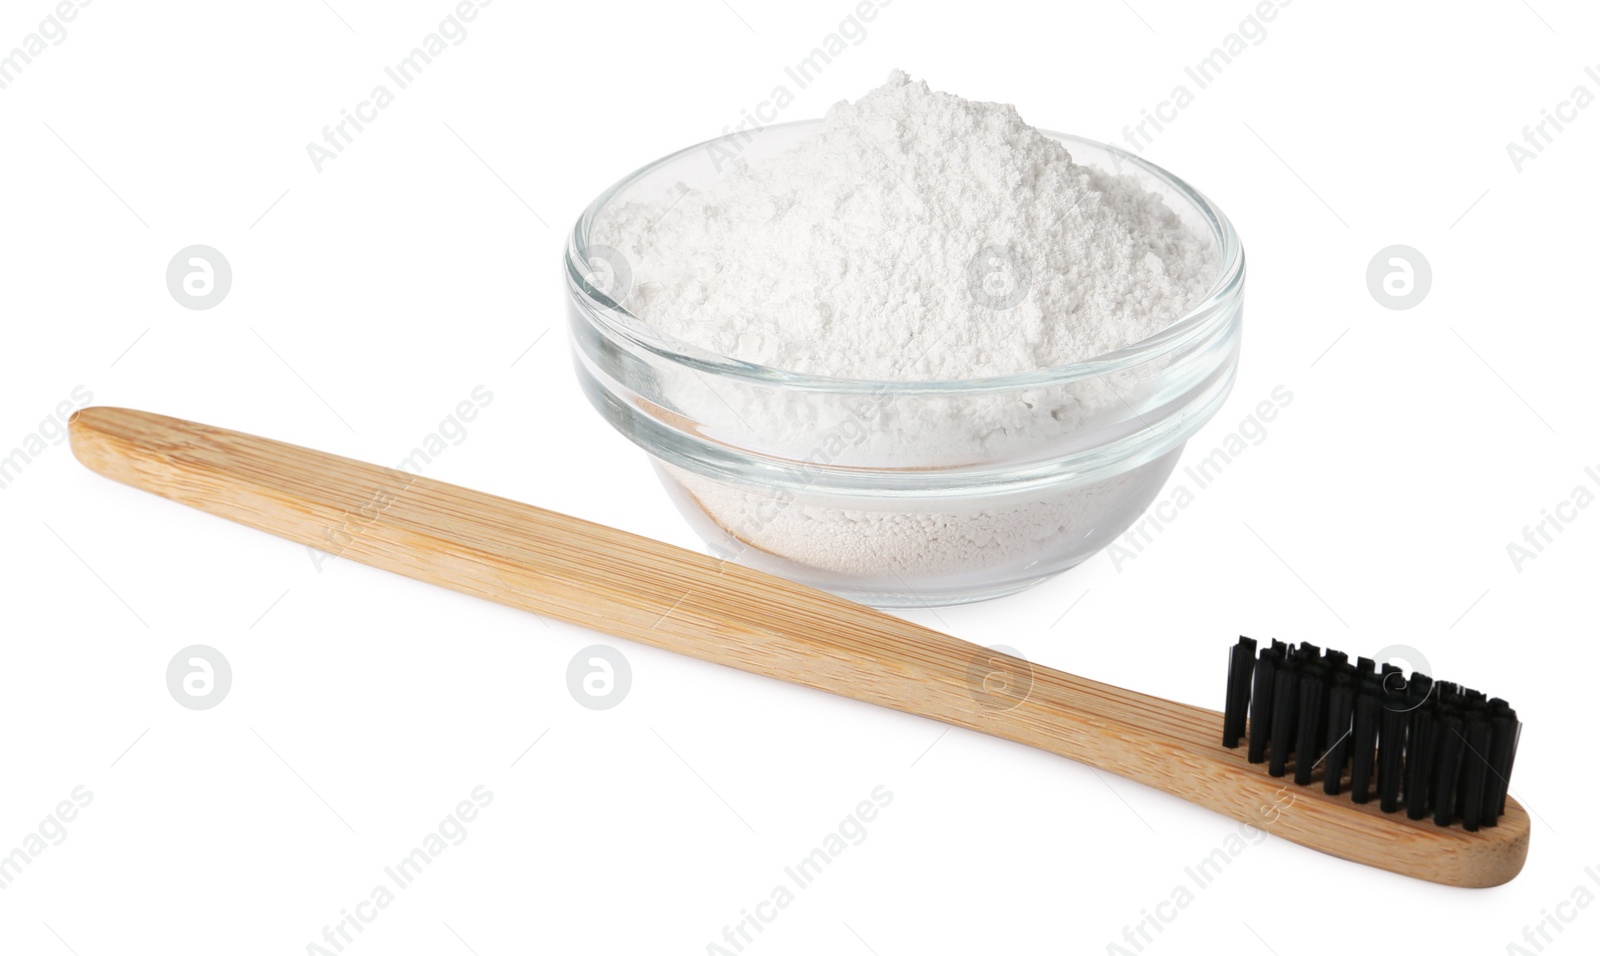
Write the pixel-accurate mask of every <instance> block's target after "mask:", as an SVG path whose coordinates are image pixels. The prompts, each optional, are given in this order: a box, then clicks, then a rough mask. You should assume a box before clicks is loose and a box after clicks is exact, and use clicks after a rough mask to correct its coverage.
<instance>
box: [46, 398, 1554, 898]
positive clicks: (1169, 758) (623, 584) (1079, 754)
mask: <svg viewBox="0 0 1600 956" xmlns="http://www.w3.org/2000/svg"><path fill="white" fill-rule="evenodd" d="M71 439H72V449H73V453H74V454H75V455H76V456H77V457H78V459H79V460H80V461H82V462H83V463H84V464H85V465H87V466H88V467H89V468H91V469H93V470H94V471H97V472H99V473H100V474H102V475H105V476H106V477H108V478H113V479H115V480H117V481H120V482H123V483H125V484H129V485H132V486H134V487H136V488H142V489H144V490H146V491H150V492H154V493H155V494H158V495H162V496H163V497H166V498H170V499H172V500H174V501H177V502H180V503H182V504H186V505H189V506H191V507H194V508H198V509H200V510H202V511H208V512H210V513H212V514H215V515H220V516H221V517H224V518H229V519H231V520H233V521H237V522H240V523H242V524H246V525H249V526H251V527H253V528H259V529H260V530H262V531H268V532H271V533H272V534H275V535H278V536H280V537H283V538H287V539H289V540H291V541H296V542H299V543H301V544H305V545H309V546H310V547H313V548H317V549H319V550H323V551H327V552H330V553H334V554H339V555H341V556H343V557H347V558H350V559H352V560H355V561H359V562H361V563H363V564H369V565H372V566H374V567H378V568H383V569H385V570H388V571H395V572H398V573H400V574H404V575H407V576H408V577H413V578H416V579H418V580H421V581H427V582H429V583H432V584H438V585H442V586H444V587H447V588H451V589H453V590H456V591H461V592H464V593H467V594H472V595H476V596H478V597H484V598H489V599H490V600H494V601H498V602H500V603H502V604H507V605H510V606H512V607H520V608H524V609H526V610H531V611H534V612H537V613H539V614H542V615H546V616H549V617H554V618H559V619H561V620H564V621H569V622H571V623H574V624H579V625H582V626H584V627H589V628H593V629H595V630H598V631H604V632H606V633H609V634H614V635H617V636H618V637H624V638H628V639H629V640H634V641H638V642H640V643H643V644H649V645H651V646H654V647H660V648H665V649H667V650H671V651H677V652H679V653H682V654H687V655H690V656H692V657H698V658H701V659H702V660H707V661H713V662H716V663H719V664H726V665H728V666H729V667H735V668H738V669H740V670H745V671H750V672H752V673H756V674H762V675H765V676H767V677H774V678H777V679H779V680H783V681H787V682H789V683H792V684H801V685H804V686H806V687H814V688H817V689H819V690H825V691H829V692H831V693H835V694H840V695H843V696H846V697H852V698H855V699H856V700H861V701H866V702H868V703H872V704H880V705H882V706H885V707H892V708H894V709H896V710H901V711H905V712H907V713H912V714H918V715H921V716H924V717H931V718H933V719H935V720H940V721H944V722H945V723H948V724H953V725H955V726H958V727H966V728H969V729H971V730H977V731H982V732H983V733H987V734H993V735H994V736H997V737H1003V738H1006V739H1008V740H1014V741H1017V742H1020V743H1024V744H1027V745H1029V746H1033V747H1037V748H1039V749H1041V750H1046V751H1049V752H1051V753H1056V754H1060V755H1062V756H1066V757H1071V758H1072V759H1074V760H1078V761H1081V762H1083V763H1087V764H1089V765H1091V766H1093V767H1098V768H1100V769H1102V770H1107V771H1110V772H1112V773H1115V774H1119V775H1121V776H1123V777H1127V778H1129V779H1132V780H1137V781H1139V782H1140V783H1144V784H1148V785H1149V786H1152V787H1155V788H1157V789H1160V790H1165V791H1167V792H1168V793H1171V794H1175V795H1177V796H1179V797H1182V798H1183V799H1185V800H1188V801H1191V802H1193V803H1196V804H1199V805H1201V806H1203V807H1207V808H1209V809H1212V810H1215V811H1216V812H1218V813H1222V814H1224V815H1226V816H1229V817H1232V818H1233V819H1235V820H1240V821H1243V822H1246V823H1250V824H1253V825H1255V826H1258V827H1261V828H1263V829H1265V830H1268V831H1270V832H1272V833H1275V834H1277V835H1278V836H1281V837H1284V838H1285V839H1288V840H1292V841H1294V842H1296V843H1301V844H1304V845H1306V846H1309V847H1313V848H1315V849H1318V850H1322V851H1324V852H1327V853H1331V854H1334V855H1336V856H1340V857H1343V858H1345V859H1348V860H1353V861H1356V862H1359V863H1365V864H1369V865H1372V866H1377V867H1381V868H1384V869H1388V870H1392V871H1394V872H1397V873H1404V874H1407V875H1410V876H1415V877H1420V878H1422V879H1427V880H1433V881H1435V882H1440V883H1449V884H1454V885H1460V886H1491V885H1495V884H1498V883H1503V882H1505V881H1506V880H1509V879H1510V878H1511V877H1512V876H1514V875H1516V873H1517V871H1518V870H1519V869H1520V868H1521V865H1522V860H1523V858H1524V856H1525V854H1526V850H1527V837H1528V818H1527V815H1526V814H1525V813H1524V812H1523V811H1522V808H1521V807H1518V806H1516V805H1515V803H1514V801H1507V807H1506V813H1505V815H1504V816H1503V817H1501V819H1500V823H1499V826H1497V827H1495V828H1493V829H1485V830H1480V831H1478V832H1477V833H1468V832H1466V831H1463V830H1461V829H1460V828H1457V827H1451V828H1440V827H1435V826H1434V825H1433V824H1432V823H1427V822H1412V821H1410V820H1407V819H1405V818H1404V816H1403V815H1399V814H1384V813H1381V812H1379V811H1378V810H1377V808H1376V806H1375V805H1366V806H1360V805H1356V804H1352V803H1350V802H1349V797H1348V796H1345V797H1343V798H1333V797H1326V796H1324V795H1323V794H1322V792H1321V790H1320V789H1312V788H1305V787H1295V786H1293V785H1292V784H1291V783H1290V782H1289V780H1288V779H1287V778H1273V777H1270V776H1267V774H1266V772H1265V771H1264V769H1262V768H1261V767H1259V766H1253V765H1250V764H1248V763H1246V762H1245V760H1244V756H1243V750H1242V748H1241V749H1239V750H1228V749H1225V748H1223V747H1222V746H1221V737H1222V717H1221V715H1220V714H1219V713H1217V712H1215V711H1211V710H1206V709H1203V708H1198V707H1190V706H1188V705H1185V704H1178V703H1173V702H1171V701H1166V700H1162V699H1160V698H1156V697H1151V696H1148V695H1144V694H1138V693H1135V692H1133V691H1128V690H1123V689H1121V688H1118V687H1112V686H1110V685H1107V684H1101V683H1097V682H1095V681H1091V680H1085V679H1084V678H1081V677H1076V676H1073V675H1071V674H1067V673H1064V672H1062V671H1057V670H1052V669H1050V668H1047V667H1042V666H1039V665H1036V664H1033V665H1030V664H1028V663H1027V662H1025V661H1022V660H1019V659H1017V658H1013V657H1009V656H1006V655H1003V654H998V653H995V652H992V651H989V650H987V649H984V648H980V647H978V646H976V645H973V644H969V643H967V642H965V641H961V640H957V639H956V638H953V637H950V636H948V635H945V634H941V633H939V632H937V631H933V630H929V629H928V628H924V627H920V626H918V625H916V624H912V623H910V622H908V621H904V620H901V619H900V618H897V617H894V616H891V615H889V614H885V613H882V612H879V611H875V610H873V609H871V608H867V607H864V606H862V605H859V604H855V603H853V602H850V601H846V600H844V599H842V598H838V597H834V596H832V595H830V594H826V593H824V592H821V591H817V590H814V589H812V588H808V587H805V586H802V585H799V584H795V583H793V582H791V581H787V580H784V579H782V578H778V577H774V576H772V575H768V574H764V573H762V572H759V571H754V570H751V569H749V568H746V567H744V566H742V565H738V564H733V563H730V562H725V561H719V560H717V559H715V558H711V557H708V556H706V555H703V554H698V553H695V552H692V551H687V550H685V549H682V548H678V547H674V546H672V545H668V544H663V543H661V542H658V541H652V540H650V539H648V538H642V537H639V536H638V535H633V534H628V533H627V532H624V531H619V530H617V529H615V528H608V527H605V526H603V525H598V524H594V523H592V522H588V521H583V520H580V519H578V518H573V517H569V516H567V515H562V514H557V513H555V512H552V511H546V510H544V509H542V508H536V507H533V506H532V505H526V504H522V503H519V502H515V501H510V500H508V499H505V498H499V497H495V496H493V495H487V494H483V493H481V492H477V491H472V490H469V489H466V488H459V487H456V486H454V485H447V484H444V483H443V482H439V481H434V480H432V479H428V478H423V477H419V476H417V475H413V474H411V473H409V472H405V471H396V470H394V469H390V468H382V467H379V466H376V465H370V464H366V463H363V462H358V461H352V460H351V459H348V458H341V457H338V456H335V455H329V454H325V453H323V452H316V451H311V450H309V449H305V448H300V447H298V446H295V445H289V444H285V443H282V442H277V441H271V440H268V439H264V438H258V437H256V436H253V435H246V434H242V433H240V432H234V431H228V430H225V429H221V428H213V427H211V426H208V425H200V424H196V423H194V422H188V421H183V420H181V419H176V418H168V417H166V416H163V415H155V414H151V413H148V412H140V411H133V410H129V409H122V408H108V407H92V408H86V409H83V410H81V411H79V412H78V413H77V414H76V415H75V416H73V419H72V422H71ZM1221 648H1222V645H1221V644H1219V650H1218V667H1219V675H1218V685H1219V686H1220V684H1221V668H1222V662H1223V657H1224V655H1223V651H1222V649H1221Z"/></svg>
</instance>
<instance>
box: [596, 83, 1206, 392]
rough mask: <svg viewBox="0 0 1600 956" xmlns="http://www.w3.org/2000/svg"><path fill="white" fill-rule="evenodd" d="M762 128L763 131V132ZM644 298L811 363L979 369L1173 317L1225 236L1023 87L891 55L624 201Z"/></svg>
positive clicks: (950, 375) (603, 235) (1070, 358)
mask: <svg viewBox="0 0 1600 956" xmlns="http://www.w3.org/2000/svg"><path fill="white" fill-rule="evenodd" d="M756 135H757V136H759V135H762V134H756ZM594 241H596V242H598V243H602V244H605V245H610V246H612V247H614V248H616V249H618V250H620V251H621V252H622V253H623V254H624V255H625V256H626V257H627V258H628V260H629V264H630V266H631V268H632V270H633V274H634V284H633V289H632V290H631V292H630V294H629V297H628V299H627V302H626V304H627V306H628V307H629V308H630V310H632V311H633V312H634V313H635V314H636V315H638V316H639V317H640V318H641V319H643V320H644V321H646V322H648V323H650V324H651V325H653V326H655V327H657V328H658V329H660V330H661V331H663V332H665V333H667V334H668V335H671V336H673V337H676V338H678V339H682V340H684V341H687V342H690V343H692V344H694V345H697V346H699V347H701V348H704V349H707V350H709V351H712V352H716V353H719V354H722V355H726V356H730V357H732V358H736V359H740V360H743V361H747V362H752V363H756V364H760V365H767V366H772V367H776V368H781V369H786V370H790V371H796V372H805V373H811V374H818V375H828V376H836V377H849V378H867V379H881V380H898V381H928V380H947V379H966V378H975V377H983V376H990V375H1004V374H1012V373H1018V372H1026V371H1031V370H1034V369H1038V368H1047V367H1053V366H1059V365H1065V364H1069V363H1072V362H1077V361H1082V360H1085V359H1089V358H1092V357H1094V356H1097V355H1101V354H1103V353H1105V352H1109V351H1113V350H1115V349H1119V348H1122V347H1125V346H1128V345H1131V344H1133V343H1135V342H1137V341H1139V340H1141V339H1144V338H1146V337H1148V336H1150V335H1153V334H1154V333H1156V332H1159V331H1160V330H1161V329H1163V328H1165V327H1166V326H1168V325H1170V324H1171V323H1172V322H1173V321H1174V320H1175V319H1177V318H1179V317H1181V316H1182V315H1183V314H1184V313H1185V312H1187V311H1188V310H1189V309H1190V308H1192V307H1193V306H1194V305H1196V304H1197V303H1198V302H1199V301H1200V300H1201V299H1202V298H1203V296H1204V295H1205V293H1206V291H1207V289H1208V287H1209V285H1210V283H1211V279H1212V277H1213V275H1214V273H1215V271H1216V262H1215V255H1216V254H1215V250H1214V249H1213V246H1212V243H1211V242H1210V240H1209V238H1203V237H1202V236H1200V235H1199V234H1197V233H1196V232H1195V231H1194V230H1192V229H1190V228H1189V227H1188V226H1187V225H1185V224H1184V223H1183V222H1181V221H1180V220H1179V218H1178V217H1177V216H1176V215H1175V214H1174V213H1173V212H1172V211H1171V210H1170V209H1169V208H1168V207H1167V206H1166V205H1165V204H1164V203H1163V202H1162V201H1161V199H1160V198H1159V197H1158V196H1156V195H1155V194H1153V193H1150V192H1148V191H1146V190H1144V189H1143V188H1142V187H1140V186H1139V185H1138V184H1136V183H1135V182H1134V181H1133V180H1132V179H1130V178H1124V177H1119V176H1116V175H1113V174H1111V173H1108V172H1105V171H1102V170H1100V169H1097V168H1095V167H1091V166H1086V165H1080V164H1078V163H1076V162H1074V161H1073V158H1072V156H1071V154H1070V153H1069V152H1068V150H1067V148H1066V147H1065V146H1064V145H1063V144H1062V143H1060V142H1059V141H1057V140H1055V139H1052V138H1050V137H1049V136H1046V135H1044V134H1043V133H1040V132H1039V131H1038V130H1036V129H1034V128H1033V127H1031V126H1029V125H1028V124H1027V123H1025V122H1023V120H1022V118H1021V116H1019V115H1018V114H1017V111H1016V109H1015V108H1014V107H1011V106H1008V105H1004V104H999V103H982V102H973V101H969V100H965V99H962V98H961V97H958V96H954V95H951V94H948V93H940V92H936V91H934V90H931V89H930V88H929V87H928V85H927V83H925V82H920V81H913V80H912V79H911V78H910V77H908V76H907V75H906V74H904V73H902V72H899V71H896V72H894V73H892V74H891V75H890V77H889V80H888V82H887V83H886V84H884V85H883V86H882V87H879V88H878V89H876V90H873V91H872V92H870V93H868V94H866V95H865V96H863V97H862V98H861V99H860V100H858V101H856V102H854V103H849V102H841V103H839V104H837V105H835V106H834V107H833V108H831V109H830V110H829V111H828V114H827V117H826V119H825V120H824V121H823V123H822V124H821V129H820V131H819V132H818V133H817V134H816V135H814V136H813V137H811V138H809V139H807V140H805V141H804V142H801V143H798V144H796V145H794V146H792V147H790V148H789V149H788V150H787V151H785V152H783V153H781V154H778V155H773V156H767V157H762V158H759V159H756V160H748V161H747V160H746V159H743V158H737V159H733V160H731V161H728V162H727V163H726V165H725V166H724V168H723V174H722V175H721V177H720V178H719V179H717V180H716V181H715V182H713V183H711V184H709V185H708V186H705V187H704V188H698V189H691V188H688V187H685V186H681V185H680V186H679V187H678V188H677V189H676V190H675V191H674V192H673V194H671V195H668V196H665V197H663V198H662V199H661V200H659V201H656V202H632V203H624V204H620V205H619V206H617V207H616V208H614V209H612V210H611V211H610V212H609V213H608V215H607V216H605V217H603V221H601V222H598V223H596V225H595V232H594Z"/></svg>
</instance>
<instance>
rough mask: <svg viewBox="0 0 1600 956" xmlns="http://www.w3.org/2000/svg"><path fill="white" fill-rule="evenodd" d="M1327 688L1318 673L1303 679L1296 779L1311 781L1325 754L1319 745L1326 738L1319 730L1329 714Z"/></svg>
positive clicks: (1296, 737)
mask: <svg viewBox="0 0 1600 956" xmlns="http://www.w3.org/2000/svg"><path fill="white" fill-rule="evenodd" d="M1327 709H1328V708H1327V688H1326V685H1324V684H1323V681H1322V678H1321V677H1320V676H1318V675H1317V674H1314V673H1312V674H1306V675H1305V676H1303V677H1301V678H1300V716H1299V720H1298V724H1297V731H1298V732H1297V733H1296V735H1295V744H1294V782H1295V783H1297V784H1299V785H1301V786H1302V787H1303V786H1306V785H1308V784H1310V783H1311V771H1312V770H1314V769H1316V765H1317V760H1318V758H1319V757H1321V756H1322V753H1321V747H1320V746H1319V744H1320V743H1321V742H1322V741H1323V740H1324V739H1325V738H1324V737H1323V736H1322V735H1321V734H1320V733H1319V731H1321V730H1322V721H1323V718H1324V717H1325V716H1326V713H1327Z"/></svg>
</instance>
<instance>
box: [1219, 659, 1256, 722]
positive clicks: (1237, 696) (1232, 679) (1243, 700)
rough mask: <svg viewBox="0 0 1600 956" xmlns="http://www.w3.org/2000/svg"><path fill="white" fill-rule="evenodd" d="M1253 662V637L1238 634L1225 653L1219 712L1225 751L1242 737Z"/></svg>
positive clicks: (1247, 709)
mask: <svg viewBox="0 0 1600 956" xmlns="http://www.w3.org/2000/svg"><path fill="white" fill-rule="evenodd" d="M1255 663H1256V642H1255V639H1254V638H1249V637H1240V638H1239V643H1237V644H1235V645H1233V651H1232V652H1231V653H1230V654H1229V656H1228V698H1227V701H1226V702H1225V704H1224V708H1225V709H1224V711H1223V720H1222V746H1224V747H1227V748H1228V749H1229V750H1232V749H1233V748H1235V747H1237V746H1239V738H1241V737H1243V736H1244V727H1245V717H1246V715H1247V713H1248V711H1249V707H1250V677H1251V675H1252V673H1253V672H1254V669H1255Z"/></svg>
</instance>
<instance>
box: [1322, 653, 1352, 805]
mask: <svg viewBox="0 0 1600 956" xmlns="http://www.w3.org/2000/svg"><path fill="white" fill-rule="evenodd" d="M1355 706H1356V694H1355V687H1354V686H1353V685H1352V684H1351V682H1350V680H1349V679H1348V678H1344V679H1342V681H1341V682H1340V683H1338V684H1335V685H1334V687H1333V689H1332V690H1330V691H1329V692H1328V733H1327V737H1326V738H1325V739H1326V740H1327V741H1328V747H1327V754H1326V756H1325V757H1324V759H1323V767H1322V792H1323V793H1326V794H1328V795H1329V796H1334V797H1336V796H1338V795H1339V791H1340V789H1341V788H1342V787H1343V783H1344V765H1345V763H1346V762H1347V760H1348V759H1349V755H1350V721H1351V719H1352V718H1353V716H1354V714H1355Z"/></svg>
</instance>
